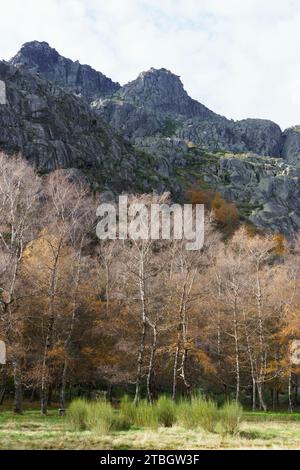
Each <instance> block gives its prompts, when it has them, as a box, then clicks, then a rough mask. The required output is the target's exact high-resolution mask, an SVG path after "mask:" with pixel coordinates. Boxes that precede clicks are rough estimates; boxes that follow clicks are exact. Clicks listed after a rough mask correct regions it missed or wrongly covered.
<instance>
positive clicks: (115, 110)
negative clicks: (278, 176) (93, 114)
mask: <svg viewBox="0 0 300 470" xmlns="http://www.w3.org/2000/svg"><path fill="white" fill-rule="evenodd" d="M92 107H93V108H94V109H96V110H97V111H98V113H99V114H101V115H102V116H103V117H104V118H105V119H106V120H107V121H108V122H110V123H111V124H112V126H113V127H114V128H115V129H118V130H119V131H120V130H121V131H122V132H123V134H124V135H125V136H126V137H128V138H130V139H132V140H134V139H135V138H136V137H145V136H154V135H157V136H158V135H160V136H162V137H172V136H174V137H176V138H180V139H182V140H188V141H191V142H193V143H195V144H197V145H201V146H203V147H205V148H207V149H209V150H220V149H222V150H229V151H233V152H245V151H253V152H257V153H259V154H263V155H270V156H277V157H279V156H280V153H281V140H282V135H281V130H280V128H279V126H278V125H277V124H275V123H273V122H271V121H265V120H260V119H244V120H242V121H236V122H235V121H230V120H228V119H226V118H225V117H223V116H219V115H217V114H215V113H213V112H212V111H210V110H209V109H208V108H206V107H205V106H203V105H202V104H200V103H198V102H197V101H195V100H193V99H192V98H190V97H189V96H188V94H187V93H186V91H185V90H184V88H183V85H182V83H181V81H180V78H179V77H178V76H176V75H174V74H172V73H171V72H169V71H168V70H166V69H160V70H156V69H151V70H149V71H148V72H143V73H142V74H140V75H139V77H138V78H137V79H136V80H134V81H133V82H130V83H129V84H127V85H125V86H124V87H122V88H121V89H120V90H119V91H118V92H116V93H115V94H114V95H113V96H112V97H110V98H107V99H99V100H96V101H95V102H93V103H92Z"/></svg>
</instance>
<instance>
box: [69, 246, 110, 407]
mask: <svg viewBox="0 0 300 470" xmlns="http://www.w3.org/2000/svg"><path fill="white" fill-rule="evenodd" d="M83 239H84V238H83V237H82V239H81V242H80V249H79V254H78V261H77V269H76V275H75V287H74V294H73V305H72V316H71V322H70V328H69V332H68V336H67V338H66V340H65V344H64V350H65V360H64V366H63V371H62V377H61V389H60V408H61V409H65V408H66V386H67V376H68V357H67V356H68V350H69V347H70V343H71V340H72V335H73V330H74V327H75V321H76V315H77V292H78V286H79V281H80V269H81V255H82V246H83ZM107 292H108V287H107ZM107 308H108V307H107Z"/></svg>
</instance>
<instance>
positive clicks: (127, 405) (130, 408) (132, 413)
mask: <svg viewBox="0 0 300 470" xmlns="http://www.w3.org/2000/svg"><path fill="white" fill-rule="evenodd" d="M136 411H137V406H136V405H135V404H134V403H133V401H132V400H131V399H130V397H129V396H128V395H124V397H123V398H122V400H121V403H120V416H121V419H122V420H124V421H125V422H127V423H128V424H129V425H131V426H132V425H135V424H136Z"/></svg>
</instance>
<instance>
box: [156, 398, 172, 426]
mask: <svg viewBox="0 0 300 470" xmlns="http://www.w3.org/2000/svg"><path fill="white" fill-rule="evenodd" d="M154 408H155V412H156V415H157V421H158V423H159V424H160V425H161V426H164V427H166V428H170V427H172V426H173V425H174V424H175V423H176V421H177V408H176V404H175V403H174V401H173V400H171V398H168V397H166V396H165V395H162V396H161V397H159V399H158V401H157V402H156V404H155V405H154Z"/></svg>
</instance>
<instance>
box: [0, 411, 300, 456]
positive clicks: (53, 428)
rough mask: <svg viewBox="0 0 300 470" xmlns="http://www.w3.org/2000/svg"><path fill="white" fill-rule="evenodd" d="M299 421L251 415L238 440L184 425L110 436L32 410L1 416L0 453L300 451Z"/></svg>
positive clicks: (247, 417) (130, 431) (4, 413)
mask: <svg viewBox="0 0 300 470" xmlns="http://www.w3.org/2000/svg"><path fill="white" fill-rule="evenodd" d="M270 418H271V419H270ZM295 418H297V416H295V415H293V416H290V415H286V416H285V419H282V416H278V419H276V415H272V416H267V417H266V415H263V414H259V413H256V414H255V415H254V416H253V415H250V414H249V415H248V414H247V415H246V418H245V420H244V422H243V423H242V425H241V431H240V433H239V434H238V435H236V436H222V435H221V434H216V433H209V432H205V431H203V430H201V429H197V430H195V431H187V430H185V429H183V428H181V427H179V426H174V427H172V428H159V429H157V430H144V429H132V430H129V431H120V432H113V433H112V434H110V435H109V436H105V435H100V434H99V433H97V432H91V431H82V432H74V431H71V430H70V428H68V425H67V424H66V421H65V420H64V418H58V416H57V412H56V411H51V412H50V415H49V416H48V417H46V418H45V417H41V416H40V415H39V413H38V411H27V412H25V413H24V415H23V416H20V417H19V416H17V417H15V416H13V414H12V413H11V412H8V411H6V412H1V411H0V449H2V450H4V449H167V450H173V449H182V450H188V449H203V450H204V449H299V448H300V419H295Z"/></svg>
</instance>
